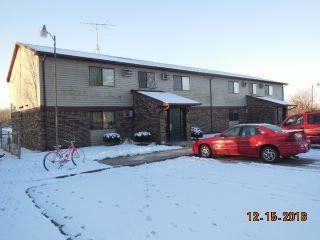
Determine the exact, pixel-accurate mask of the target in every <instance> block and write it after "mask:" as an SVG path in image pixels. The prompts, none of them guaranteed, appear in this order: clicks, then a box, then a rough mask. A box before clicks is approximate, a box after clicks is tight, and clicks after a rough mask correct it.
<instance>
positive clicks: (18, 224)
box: [0, 143, 179, 240]
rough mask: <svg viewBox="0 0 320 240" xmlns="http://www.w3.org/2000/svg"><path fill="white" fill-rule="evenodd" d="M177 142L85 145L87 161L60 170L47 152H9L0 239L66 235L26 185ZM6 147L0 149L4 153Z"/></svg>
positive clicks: (0, 177) (1, 178) (3, 170)
mask: <svg viewBox="0 0 320 240" xmlns="http://www.w3.org/2000/svg"><path fill="white" fill-rule="evenodd" d="M175 148H179V147H174V146H159V145H155V144H151V145H149V146H136V145H133V144H129V143H124V144H121V145H117V146H96V147H87V148H82V150H83V151H84V152H85V155H86V160H85V163H81V164H79V165H78V166H76V167H75V166H74V165H73V164H72V162H70V163H68V164H66V165H65V166H63V168H61V169H60V170H56V171H51V172H47V171H46V170H45V169H44V168H43V165H42V159H43V157H44V155H45V154H46V153H44V152H34V151H30V150H27V149H22V157H21V159H18V158H16V157H14V156H12V155H10V154H8V153H6V154H7V155H6V156H5V157H4V159H1V160H0V230H1V235H0V239H4V240H11V239H27V240H29V239H30V240H37V239H39V240H40V239H41V240H42V239H47V240H49V239H52V240H59V239H65V237H62V235H61V234H60V232H59V231H58V230H57V228H56V227H55V226H54V225H53V224H52V223H51V222H50V221H49V220H48V219H46V218H45V217H44V216H43V215H41V212H40V211H39V209H37V208H36V207H35V206H34V204H33V203H32V201H31V200H30V199H29V197H28V196H27V194H26V193H25V191H26V189H27V188H29V187H31V186H35V185H41V184H45V183H48V182H55V181H57V182H58V181H61V182H62V181H63V180H56V179H50V178H52V177H55V176H59V175H65V174H71V173H78V172H83V171H88V170H93V169H99V168H105V167H108V166H107V165H104V164H100V163H98V162H97V161H94V160H98V159H104V158H106V157H117V156H126V155H134V154H144V153H151V152H155V151H164V150H170V149H175ZM1 153H2V151H1V150H0V154H1Z"/></svg>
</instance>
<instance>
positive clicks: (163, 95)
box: [138, 91, 200, 105]
mask: <svg viewBox="0 0 320 240" xmlns="http://www.w3.org/2000/svg"><path fill="white" fill-rule="evenodd" d="M138 93H140V94H142V95H145V96H148V97H151V98H154V99H156V100H159V101H161V102H164V103H169V104H179V105H183V104H185V105H199V104H200V103H199V102H197V101H194V100H192V99H189V98H185V97H181V96H178V95H176V94H173V93H170V92H149V91H138Z"/></svg>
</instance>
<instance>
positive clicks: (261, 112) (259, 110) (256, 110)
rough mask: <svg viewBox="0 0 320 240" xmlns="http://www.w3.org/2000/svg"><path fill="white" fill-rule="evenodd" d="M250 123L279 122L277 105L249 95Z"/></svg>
mask: <svg viewBox="0 0 320 240" xmlns="http://www.w3.org/2000/svg"><path fill="white" fill-rule="evenodd" d="M247 108H248V122H249V123H271V124H276V123H277V105H275V104H274V103H271V102H267V101H264V100H260V99H257V98H254V97H251V96H247Z"/></svg>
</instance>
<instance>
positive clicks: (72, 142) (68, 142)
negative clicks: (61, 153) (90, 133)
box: [63, 139, 76, 144]
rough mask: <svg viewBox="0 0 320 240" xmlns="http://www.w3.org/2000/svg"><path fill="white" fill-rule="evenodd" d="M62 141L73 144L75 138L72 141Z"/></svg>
mask: <svg viewBox="0 0 320 240" xmlns="http://www.w3.org/2000/svg"><path fill="white" fill-rule="evenodd" d="M63 141H65V142H67V143H70V144H73V143H75V142H76V141H75V140H73V141H68V140H65V139H64V140H63Z"/></svg>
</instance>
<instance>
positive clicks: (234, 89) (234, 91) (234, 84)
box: [228, 81, 240, 94]
mask: <svg viewBox="0 0 320 240" xmlns="http://www.w3.org/2000/svg"><path fill="white" fill-rule="evenodd" d="M230 83H232V91H230V89H229V84H230ZM239 92H240V84H239V82H236V81H228V93H230V94H238V93H239Z"/></svg>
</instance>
